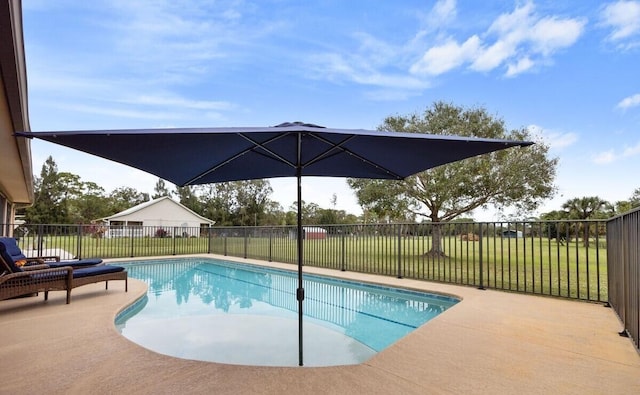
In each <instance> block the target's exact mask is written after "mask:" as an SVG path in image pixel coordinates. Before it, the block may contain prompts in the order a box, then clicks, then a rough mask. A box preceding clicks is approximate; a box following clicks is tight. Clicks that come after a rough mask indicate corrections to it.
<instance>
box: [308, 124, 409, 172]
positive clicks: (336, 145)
mask: <svg viewBox="0 0 640 395" xmlns="http://www.w3.org/2000/svg"><path fill="white" fill-rule="evenodd" d="M310 135H311V136H313V137H314V138H316V139H318V140H320V141H322V142H324V143H326V144H328V145H330V146H331V148H330V149H328V150H327V151H325V152H323V153H321V154H320V155H318V156H316V157H315V158H313V159H311V160H310V161H308V162H307V163H305V164H304V165H305V166H309V165H312V164H313V163H315V162H318V161H320V160H322V159H325V158H327V157H330V156H334V155H337V154H338V152H334V153H333V154H332V153H331V152H332V151H335V150H338V151H342V152H345V153H347V154H349V155H351V156H354V157H356V158H358V159H360V160H361V161H363V162H365V163H367V164H369V165H371V166H373V167H375V168H377V169H380V170H382V171H384V172H385V173H387V174H389V175H391V176H393V177H394V178H396V179H398V180H402V179H404V177H402V176H401V175H399V174H398V173H396V172H394V171H391V170H389V169H387V168H385V167H382V166H380V165H379V164H377V163H375V162H372V161H371V160H369V159H367V158H365V157H363V156H361V155H358V154H357V153H355V152H353V151H351V150H350V149H348V148H345V147H343V145H344V144H346V143H348V142H349V141H351V140H352V139H354V138H355V137H357V136H356V135H354V134H352V135H351V136H349V137H348V138H346V139H344V140H343V141H341V142H340V143H334V142H332V141H330V140H327V139H325V138H324V137H321V136H318V135H316V134H314V133H310Z"/></svg>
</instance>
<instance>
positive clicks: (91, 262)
mask: <svg viewBox="0 0 640 395" xmlns="http://www.w3.org/2000/svg"><path fill="white" fill-rule="evenodd" d="M101 263H102V259H100V258H89V259H80V260H77V261H60V262H47V265H49V267H62V266H71V267H73V268H74V269H75V268H82V267H85V266H95V265H99V264H101Z"/></svg>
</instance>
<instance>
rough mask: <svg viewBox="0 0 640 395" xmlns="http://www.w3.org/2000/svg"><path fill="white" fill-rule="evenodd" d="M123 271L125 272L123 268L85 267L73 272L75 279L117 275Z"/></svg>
mask: <svg viewBox="0 0 640 395" xmlns="http://www.w3.org/2000/svg"><path fill="white" fill-rule="evenodd" d="M121 271H124V267H123V266H114V265H102V266H90V267H83V268H82V269H74V270H73V278H81V277H89V276H98V275H100V274H107V273H117V272H121Z"/></svg>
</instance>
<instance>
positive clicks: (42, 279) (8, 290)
mask: <svg viewBox="0 0 640 395" xmlns="http://www.w3.org/2000/svg"><path fill="white" fill-rule="evenodd" d="M72 282H73V268H71V267H63V268H54V269H36V270H29V271H24V272H17V273H5V274H3V275H2V276H0V300H4V299H9V298H13V297H17V296H22V295H28V294H31V293H36V292H44V300H48V299H49V291H67V304H69V303H70V302H71V288H72Z"/></svg>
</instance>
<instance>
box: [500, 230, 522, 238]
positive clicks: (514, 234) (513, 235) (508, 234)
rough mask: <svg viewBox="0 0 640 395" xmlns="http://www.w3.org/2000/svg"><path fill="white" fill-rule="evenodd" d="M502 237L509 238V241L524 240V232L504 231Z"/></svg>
mask: <svg viewBox="0 0 640 395" xmlns="http://www.w3.org/2000/svg"><path fill="white" fill-rule="evenodd" d="M502 237H504V238H507V239H521V238H522V231H520V230H513V229H509V230H503V231H502Z"/></svg>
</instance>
